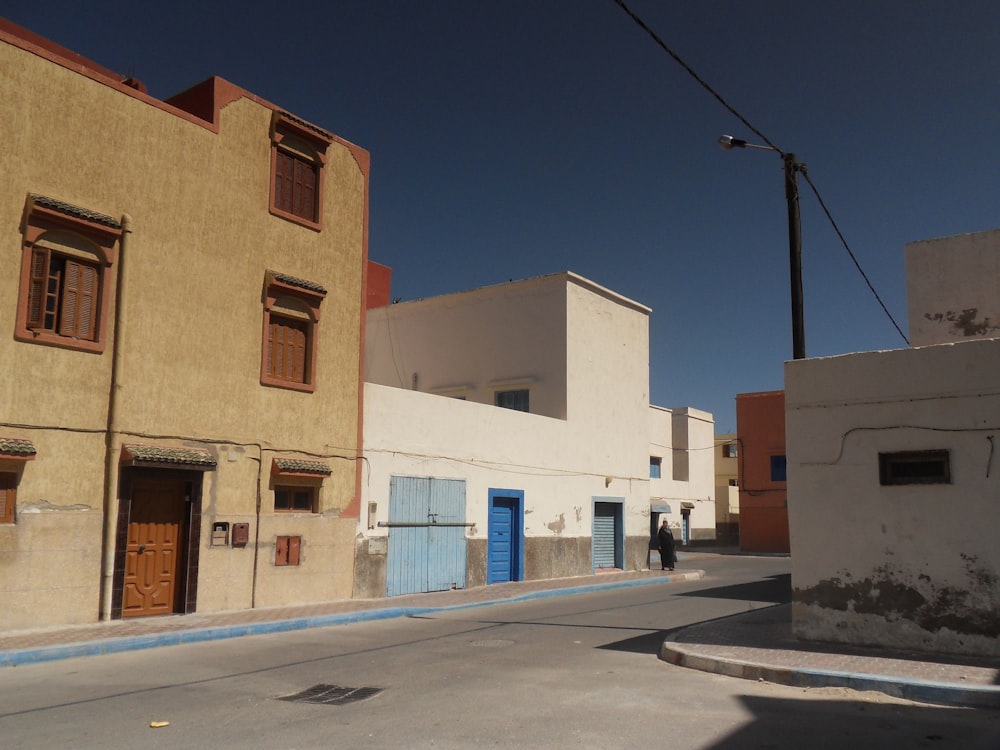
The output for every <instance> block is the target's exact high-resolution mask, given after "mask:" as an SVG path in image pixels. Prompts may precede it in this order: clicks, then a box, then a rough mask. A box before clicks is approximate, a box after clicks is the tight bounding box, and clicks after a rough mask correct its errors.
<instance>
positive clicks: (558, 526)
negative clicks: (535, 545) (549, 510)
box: [545, 513, 566, 534]
mask: <svg viewBox="0 0 1000 750" xmlns="http://www.w3.org/2000/svg"><path fill="white" fill-rule="evenodd" d="M545 526H546V528H547V529H548V530H549V531H551V532H552V533H553V534H562V533H563V531H565V530H566V514H565V513H560V514H559V518H557V519H556V520H555V521H553V522H552V523H547V524H545Z"/></svg>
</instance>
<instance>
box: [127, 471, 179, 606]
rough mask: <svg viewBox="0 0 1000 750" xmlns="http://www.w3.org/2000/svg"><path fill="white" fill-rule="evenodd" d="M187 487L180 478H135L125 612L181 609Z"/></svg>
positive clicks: (129, 536)
mask: <svg viewBox="0 0 1000 750" xmlns="http://www.w3.org/2000/svg"><path fill="white" fill-rule="evenodd" d="M186 489H187V483H186V482H181V481H169V480H151V479H136V480H134V482H133V483H132V507H131V512H130V513H129V524H128V544H127V547H126V550H125V590H124V596H123V599H122V617H142V616H145V615H163V614H171V613H173V612H176V611H178V610H177V601H178V599H179V596H178V594H179V593H180V590H181V585H180V579H181V575H182V570H183V569H182V567H181V560H182V558H183V557H184V554H183V553H184V549H183V543H184V542H183V540H184V527H185V523H184V521H185V499H184V498H185V494H186Z"/></svg>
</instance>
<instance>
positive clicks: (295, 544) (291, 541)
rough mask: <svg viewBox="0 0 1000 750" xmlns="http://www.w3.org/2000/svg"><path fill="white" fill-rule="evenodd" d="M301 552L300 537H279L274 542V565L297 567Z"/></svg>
mask: <svg viewBox="0 0 1000 750" xmlns="http://www.w3.org/2000/svg"><path fill="white" fill-rule="evenodd" d="M301 551H302V537H301V536H279V537H276V538H275V540H274V564H275V566H277V567H283V566H286V565H298V564H299V558H300V556H301Z"/></svg>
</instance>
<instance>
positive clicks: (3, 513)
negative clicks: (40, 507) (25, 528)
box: [0, 471, 17, 524]
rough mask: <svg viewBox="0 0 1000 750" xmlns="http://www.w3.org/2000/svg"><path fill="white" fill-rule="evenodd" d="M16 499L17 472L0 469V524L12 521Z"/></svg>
mask: <svg viewBox="0 0 1000 750" xmlns="http://www.w3.org/2000/svg"><path fill="white" fill-rule="evenodd" d="M16 500H17V474H15V473H14V472H13V471H0V524H11V523H14V510H15V508H16V507H17V503H16Z"/></svg>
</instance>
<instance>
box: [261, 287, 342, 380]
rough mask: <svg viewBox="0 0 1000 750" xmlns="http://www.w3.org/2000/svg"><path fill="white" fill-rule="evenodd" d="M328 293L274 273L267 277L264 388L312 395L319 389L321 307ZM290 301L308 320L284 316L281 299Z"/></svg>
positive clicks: (262, 377)
mask: <svg viewBox="0 0 1000 750" xmlns="http://www.w3.org/2000/svg"><path fill="white" fill-rule="evenodd" d="M325 296H326V291H325V290H323V289H322V288H321V287H319V286H318V285H316V284H310V283H309V282H303V281H301V280H298V279H293V278H292V277H289V276H285V275H283V274H277V273H275V272H274V271H268V272H267V274H266V275H265V277H264V327H263V332H262V336H261V339H262V345H261V362H260V382H261V384H262V385H268V386H274V387H278V388H289V389H292V390H298V391H305V392H308V393H312V392H313V391H315V390H316V351H317V339H318V333H319V306H320V303H321V302H322V301H323V298H324V297H325ZM282 298H290V299H292V300H295V301H296V302H298V303H300V305H301V306H302V307H303V308H304V309H305V311H306V313H305V315H306V317H305V318H292V317H290V316H288V315H283V314H282V308H281V305H280V302H279V301H280V300H281V299H282Z"/></svg>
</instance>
